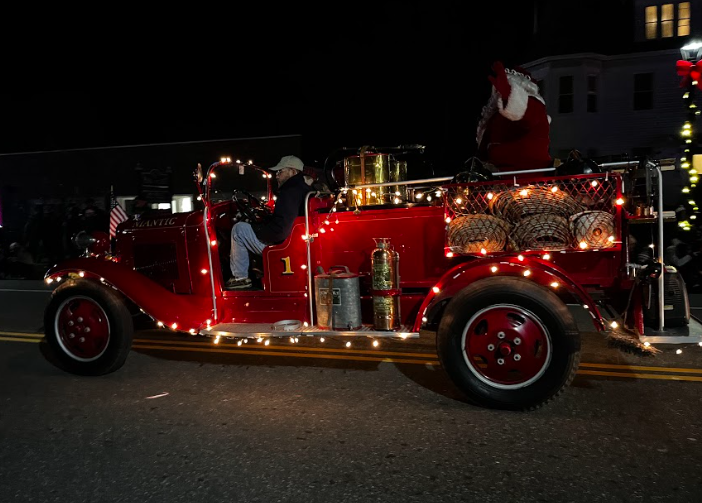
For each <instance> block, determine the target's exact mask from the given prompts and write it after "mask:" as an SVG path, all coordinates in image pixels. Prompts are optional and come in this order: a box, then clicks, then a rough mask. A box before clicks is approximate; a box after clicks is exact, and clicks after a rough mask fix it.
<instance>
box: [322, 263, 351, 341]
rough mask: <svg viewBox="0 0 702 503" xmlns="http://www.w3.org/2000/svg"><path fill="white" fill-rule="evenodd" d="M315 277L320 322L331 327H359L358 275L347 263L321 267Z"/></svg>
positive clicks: (323, 326)
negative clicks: (327, 267)
mask: <svg viewBox="0 0 702 503" xmlns="http://www.w3.org/2000/svg"><path fill="white" fill-rule="evenodd" d="M317 271H318V274H317V275H315V277H314V293H315V306H316V308H317V325H318V326H319V327H320V328H327V329H332V330H357V329H359V328H361V326H362V325H363V324H362V322H361V291H360V280H359V276H358V274H354V273H352V272H350V271H349V268H348V267H346V266H338V265H337V266H333V267H330V268H329V272H328V273H325V272H324V269H322V268H321V267H318V268H317Z"/></svg>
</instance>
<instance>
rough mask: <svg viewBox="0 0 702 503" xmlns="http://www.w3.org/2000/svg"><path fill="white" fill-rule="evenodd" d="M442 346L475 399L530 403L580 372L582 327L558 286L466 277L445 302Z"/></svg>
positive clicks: (446, 361)
mask: <svg viewBox="0 0 702 503" xmlns="http://www.w3.org/2000/svg"><path fill="white" fill-rule="evenodd" d="M437 350H438V353H439V358H440V360H441V363H442V365H443V366H444V368H445V369H446V371H447V373H448V374H449V376H450V377H451V379H452V380H453V381H454V382H455V383H456V385H457V386H458V387H459V388H460V389H461V391H463V393H465V395H466V397H467V398H468V399H469V400H470V401H471V402H473V403H475V404H477V405H481V406H485V407H491V408H501V409H531V408H536V407H539V406H540V405H543V404H544V403H545V402H547V401H548V400H550V399H551V398H553V397H554V396H556V395H557V394H558V393H559V392H560V391H561V390H562V389H563V388H564V387H566V386H567V385H568V384H569V383H570V382H571V381H572V380H573V377H575V372H576V371H577V366H578V362H579V360H580V335H579V333H578V330H577V326H576V324H575V322H574V321H573V318H572V316H571V314H570V312H569V311H568V307H567V306H566V305H565V304H564V303H563V302H562V301H561V300H560V299H559V298H558V297H557V296H556V295H555V294H554V293H553V292H551V291H549V290H548V289H546V288H544V287H542V286H540V285H537V284H535V283H533V282H531V281H527V280H524V279H521V278H512V277H495V278H486V279H483V280H480V281H476V282H475V283H473V284H471V285H469V286H468V287H466V288H465V289H463V290H462V291H461V292H460V293H459V294H458V295H456V296H455V297H454V298H453V299H452V300H451V302H450V303H449V304H448V306H446V310H445V312H444V316H443V318H442V319H441V322H440V324H439V329H438V332H437Z"/></svg>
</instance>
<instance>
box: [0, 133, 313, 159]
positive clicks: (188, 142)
mask: <svg viewBox="0 0 702 503" xmlns="http://www.w3.org/2000/svg"><path fill="white" fill-rule="evenodd" d="M297 136H299V137H302V135H301V134H288V135H278V136H251V137H243V138H221V139H218V140H193V141H180V142H167V143H143V144H139V145H113V146H108V147H86V148H69V149H59V150H37V151H31V150H30V151H27V152H7V153H4V154H3V153H0V157H9V156H13V155H32V154H59V153H64V152H87V151H90V150H117V149H124V148H140V147H167V146H172V145H193V144H196V143H216V142H223V141H238V140H275V139H279V138H295V137H297Z"/></svg>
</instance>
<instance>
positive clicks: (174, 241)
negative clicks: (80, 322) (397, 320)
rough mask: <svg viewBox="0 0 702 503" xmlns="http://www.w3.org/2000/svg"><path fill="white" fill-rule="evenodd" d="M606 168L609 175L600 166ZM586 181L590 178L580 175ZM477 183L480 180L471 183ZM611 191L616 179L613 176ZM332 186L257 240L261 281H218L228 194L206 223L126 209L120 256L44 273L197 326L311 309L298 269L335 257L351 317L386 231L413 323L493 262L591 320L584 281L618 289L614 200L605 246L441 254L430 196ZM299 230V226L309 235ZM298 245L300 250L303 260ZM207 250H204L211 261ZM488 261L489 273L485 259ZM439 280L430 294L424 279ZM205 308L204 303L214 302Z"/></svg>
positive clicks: (438, 221) (366, 294)
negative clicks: (342, 191)
mask: <svg viewBox="0 0 702 503" xmlns="http://www.w3.org/2000/svg"><path fill="white" fill-rule="evenodd" d="M611 176H615V175H611ZM588 183H589V182H588ZM477 185H480V184H476V186H477ZM616 187H617V190H616V194H617V196H618V195H619V194H620V192H621V183H620V181H619V180H618V179H617V183H616ZM334 202H335V198H333V197H329V196H324V197H314V198H312V199H310V205H309V217H310V218H309V228H307V225H306V222H305V218H304V217H298V218H297V220H296V222H295V225H294V227H293V231H292V234H291V236H290V237H289V238H288V239H287V240H286V241H285V242H283V243H281V244H279V245H275V246H269V247H267V248H266V249H265V250H264V252H263V256H262V257H261V264H262V268H263V277H262V278H261V284H262V286H263V290H260V291H226V290H223V288H222V286H223V283H224V279H225V278H226V277H228V272H227V268H228V267H229V265H228V249H229V239H230V233H231V227H232V225H233V224H234V223H235V221H236V213H237V207H236V203H235V202H232V201H224V202H220V203H216V204H210V205H209V210H208V211H209V216H208V218H207V222H206V223H207V229H205V226H204V225H203V217H204V215H205V211H204V210H197V211H194V212H192V213H189V214H175V215H168V216H165V217H162V218H151V219H144V220H140V221H134V220H128V221H127V222H124V223H122V224H121V225H120V226H119V229H118V239H117V249H116V251H117V255H118V256H119V260H120V263H119V264H117V263H113V262H109V261H105V260H102V259H99V258H98V259H79V260H76V261H70V262H66V263H64V264H61V265H60V266H58V267H54V268H52V269H51V270H50V271H49V273H47V277H52V278H57V277H59V276H61V275H64V276H65V275H66V274H68V273H69V272H78V271H85V272H86V275H87V277H94V278H96V279H97V280H99V278H101V277H102V278H104V279H105V281H106V282H107V283H109V284H110V285H112V286H113V287H115V288H117V289H118V290H120V291H121V292H122V293H124V295H125V296H127V297H128V298H130V299H131V300H132V301H133V302H134V303H135V304H137V305H138V306H139V307H141V308H142V309H143V310H144V311H146V312H147V313H148V314H150V315H151V316H153V317H154V318H155V319H157V320H160V321H163V322H164V324H167V325H170V324H171V323H174V322H176V323H178V325H179V329H181V328H182V329H183V330H189V329H191V328H194V329H197V328H199V327H202V326H204V325H205V324H206V321H207V320H211V321H212V323H215V322H240V323H269V322H270V323H273V322H275V321H279V320H281V319H297V320H302V321H308V322H309V321H311V320H310V316H309V308H310V305H311V304H312V305H313V304H314V303H313V302H310V301H311V299H310V295H313V294H314V292H311V291H310V283H311V284H312V285H313V284H314V282H313V281H310V278H309V277H308V273H309V272H310V271H311V272H312V275H314V274H316V272H317V268H318V267H321V268H322V269H323V270H324V271H328V270H329V268H330V267H332V266H337V265H341V266H346V267H348V268H349V270H350V271H351V272H352V273H356V274H358V275H359V276H360V286H361V305H362V318H363V321H364V322H365V323H371V322H372V316H373V313H372V302H371V291H370V286H371V285H370V280H371V254H372V252H373V249H374V248H375V241H374V239H373V238H390V242H391V243H392V245H393V246H394V248H395V250H396V251H397V252H398V253H399V257H400V262H399V270H400V287H401V289H402V296H401V321H402V324H404V325H412V326H414V329H415V331H416V330H419V329H420V327H421V324H422V322H421V319H422V317H423V316H424V313H425V312H426V311H427V308H428V307H430V306H431V305H433V304H434V303H436V302H440V301H441V300H443V299H447V298H449V297H451V296H453V295H455V294H456V293H457V292H458V291H460V290H461V289H462V288H465V286H467V285H468V284H469V283H471V282H473V281H476V280H478V279H481V278H485V277H489V276H492V275H495V274H509V275H515V276H519V275H520V276H522V277H524V276H523V273H524V271H526V270H529V271H530V272H531V274H530V276H529V277H528V279H529V280H531V281H535V282H537V283H538V284H540V285H543V286H544V287H546V288H552V287H551V286H550V285H551V283H553V282H557V283H558V284H559V289H565V290H567V291H568V292H570V293H571V294H573V295H574V296H575V297H576V298H577V299H579V301H580V302H581V303H582V304H584V305H587V306H588V307H589V309H590V312H591V313H592V316H593V319H594V323H595V326H596V327H597V328H598V329H601V328H602V322H601V317H600V314H599V312H598V311H597V308H596V307H595V304H594V302H593V301H592V298H591V297H590V295H589V294H588V292H587V290H611V291H614V292H617V291H621V290H622V289H623V288H624V287H625V286H626V285H628V284H629V282H628V280H627V279H626V278H624V277H623V270H624V268H623V266H624V264H625V262H626V254H627V251H626V241H624V242H622V236H623V235H626V231H627V229H626V220H625V215H624V211H623V210H622V208H621V207H618V208H616V212H615V223H616V236H615V237H616V241H615V244H614V246H612V247H611V248H607V249H603V250H600V251H596V250H586V251H574V250H569V251H567V252H550V255H551V257H550V260H549V261H545V260H542V259H541V258H538V257H541V256H543V254H544V253H545V252H533V253H532V252H525V253H523V255H524V257H525V258H524V260H523V261H519V260H518V258H517V257H516V254H514V253H507V252H500V253H495V254H493V255H491V256H478V257H474V256H456V257H451V258H449V257H447V256H446V246H447V242H446V239H447V238H446V227H447V223H446V222H447V220H446V218H447V216H450V215H448V214H447V213H446V212H447V207H446V206H444V205H443V204H442V202H441V201H439V200H437V199H435V200H434V204H427V203H424V204H409V205H398V206H389V205H388V206H377V207H362V208H360V211H354V210H355V209H354V208H351V209H348V210H346V211H334V207H335V205H334ZM308 235H309V237H308ZM308 246H309V262H308V249H307V248H308ZM208 250H209V251H211V252H212V263H211V264H210V260H209V255H208ZM492 267H498V269H499V272H498V273H493V272H492V270H491V268H492ZM433 287H437V288H439V290H440V292H439V293H438V294H436V293H434V292H433V291H432V288H433ZM215 304H216V313H217V316H216V317H215V315H214V309H213V308H214V307H215V306H214V305H215Z"/></svg>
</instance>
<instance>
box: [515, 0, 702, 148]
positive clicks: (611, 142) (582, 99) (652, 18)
mask: <svg viewBox="0 0 702 503" xmlns="http://www.w3.org/2000/svg"><path fill="white" fill-rule="evenodd" d="M581 4H583V5H581V6H580V7H579V8H581V9H582V10H580V11H578V13H577V14H578V15H580V16H581V17H580V18H579V22H578V23H577V24H574V26H573V27H572V30H570V31H569V34H568V36H567V37H564V38H563V39H562V40H561V41H559V42H561V43H553V44H552V45H545V44H543V43H540V42H542V41H543V39H544V36H543V33H544V32H549V31H554V30H555V27H554V26H552V25H550V24H549V20H550V19H563V15H564V13H563V12H562V11H563V9H572V8H573V7H572V6H563V5H559V3H557V2H536V7H535V17H534V19H535V22H534V41H535V43H534V47H535V49H534V51H532V53H531V55H532V56H534V57H533V59H532V60H531V61H530V62H528V63H526V64H524V65H523V66H524V67H525V68H526V69H528V70H529V71H530V72H531V73H532V76H533V77H534V78H535V79H536V80H537V81H539V84H540V86H541V88H542V91H543V95H544V98H545V100H546V106H547V110H548V113H549V115H550V116H551V119H552V122H551V152H552V155H553V156H554V157H566V156H567V155H568V152H570V151H571V150H573V149H577V150H579V151H580V152H582V153H583V154H585V155H588V156H591V157H606V156H639V155H652V156H655V157H674V156H676V155H678V154H679V153H680V145H681V138H680V130H681V127H682V125H683V123H684V122H685V119H686V115H687V110H686V109H685V107H684V102H683V94H684V90H683V89H681V88H680V77H678V75H677V74H676V62H677V61H678V60H679V59H680V48H681V47H682V46H684V45H686V44H688V43H690V42H691V41H693V40H695V39H696V38H698V39H700V38H702V0H693V1H689V2H674V3H671V2H665V1H652V0H648V1H643V0H642V1H639V0H636V1H634V2H617V1H614V0H610V1H607V2H599V1H594V0H591V1H590V2H582V3H581ZM559 11H561V12H559ZM547 13H550V16H551V17H549V15H547ZM586 28H589V30H588V29H586ZM588 31H589V36H588ZM593 49H594V50H596V51H597V52H594V51H593ZM569 50H570V52H569ZM537 51H538V52H540V54H536V52H537ZM536 56H538V57H536Z"/></svg>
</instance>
